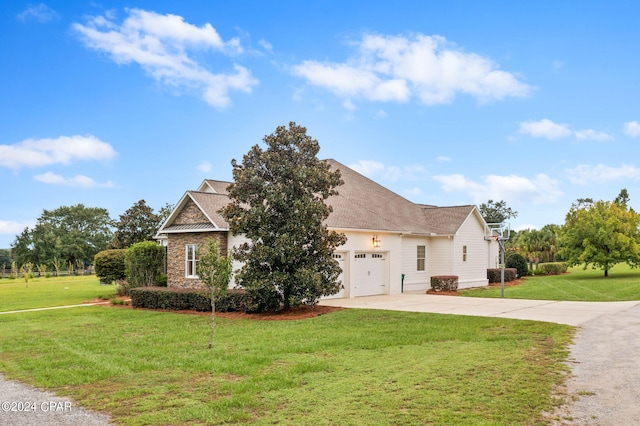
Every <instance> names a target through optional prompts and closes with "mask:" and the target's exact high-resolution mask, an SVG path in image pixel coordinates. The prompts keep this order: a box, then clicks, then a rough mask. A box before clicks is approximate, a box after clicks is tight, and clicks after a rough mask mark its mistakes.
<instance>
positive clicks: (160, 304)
mask: <svg viewBox="0 0 640 426" xmlns="http://www.w3.org/2000/svg"><path fill="white" fill-rule="evenodd" d="M129 294H130V295H131V306H133V307H134V308H147V309H167V310H172V311H180V310H189V311H198V312H210V311H211V299H210V298H209V295H208V293H207V291H206V290H204V289H190V288H189V289H187V288H173V287H137V288H131V289H129ZM247 306H248V296H247V294H246V292H245V291H244V290H229V292H228V293H227V294H226V295H224V296H222V297H219V298H217V299H216V311H218V312H235V311H238V312H245V311H246V310H247Z"/></svg>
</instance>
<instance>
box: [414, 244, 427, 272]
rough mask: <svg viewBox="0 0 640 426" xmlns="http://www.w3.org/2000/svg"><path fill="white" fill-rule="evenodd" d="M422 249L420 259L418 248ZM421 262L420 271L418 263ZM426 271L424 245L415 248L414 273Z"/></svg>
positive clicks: (425, 248)
mask: <svg viewBox="0 0 640 426" xmlns="http://www.w3.org/2000/svg"><path fill="white" fill-rule="evenodd" d="M420 247H422V249H423V250H424V257H420V252H419V248H420ZM421 260H422V269H420V261H421ZM426 270H427V246H426V245H418V246H416V271H418V272H424V271H426Z"/></svg>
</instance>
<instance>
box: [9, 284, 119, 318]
mask: <svg viewBox="0 0 640 426" xmlns="http://www.w3.org/2000/svg"><path fill="white" fill-rule="evenodd" d="M115 293H116V288H115V285H100V282H99V280H98V278H97V277H96V276H95V275H80V276H72V277H51V278H32V279H30V280H29V282H28V283H25V282H24V279H23V278H18V279H13V280H10V279H8V278H3V279H0V312H6V311H15V310H20V309H32V308H46V307H52V306H65V305H76V304H78V303H83V302H86V301H89V300H93V299H97V298H100V297H102V298H105V299H109V298H111V297H113V296H114V295H115Z"/></svg>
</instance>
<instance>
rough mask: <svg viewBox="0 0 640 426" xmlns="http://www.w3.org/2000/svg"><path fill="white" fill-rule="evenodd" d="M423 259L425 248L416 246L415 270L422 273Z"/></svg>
mask: <svg viewBox="0 0 640 426" xmlns="http://www.w3.org/2000/svg"><path fill="white" fill-rule="evenodd" d="M425 257H426V250H425V246H418V254H417V259H418V265H417V269H416V270H418V271H424V261H425Z"/></svg>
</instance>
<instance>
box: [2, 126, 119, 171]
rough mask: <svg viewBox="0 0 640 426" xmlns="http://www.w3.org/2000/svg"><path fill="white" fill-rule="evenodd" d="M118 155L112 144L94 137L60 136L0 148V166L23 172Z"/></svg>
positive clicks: (105, 158) (25, 141)
mask: <svg viewBox="0 0 640 426" xmlns="http://www.w3.org/2000/svg"><path fill="white" fill-rule="evenodd" d="M115 156H116V151H115V150H114V149H113V147H112V146H111V145H109V144H108V143H106V142H102V141H101V140H99V139H98V138H96V137H95V136H93V135H87V136H79V135H75V136H60V137H59V138H56V139H50V138H47V139H27V140H24V141H22V142H20V143H17V144H14V145H0V167H6V168H9V169H15V170H17V169H20V168H22V167H39V166H48V165H51V164H64V165H68V164H71V163H73V162H75V161H91V160H109V159H112V158H114V157H115Z"/></svg>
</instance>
